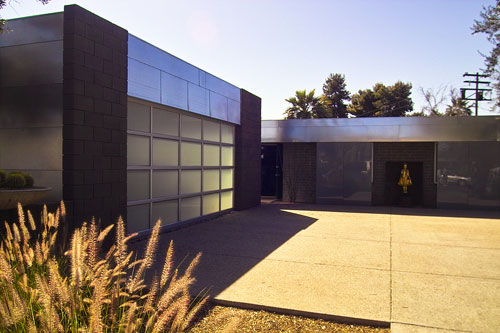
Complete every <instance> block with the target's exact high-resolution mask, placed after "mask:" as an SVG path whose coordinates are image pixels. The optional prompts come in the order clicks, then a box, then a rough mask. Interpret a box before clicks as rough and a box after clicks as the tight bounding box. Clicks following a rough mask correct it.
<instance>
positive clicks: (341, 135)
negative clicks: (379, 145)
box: [261, 116, 500, 143]
mask: <svg viewBox="0 0 500 333" xmlns="http://www.w3.org/2000/svg"><path fill="white" fill-rule="evenodd" d="M261 139H262V143H282V142H440V141H441V142H452V141H497V142H500V116H479V117H374V118H323V119H291V120H263V121H262V134H261Z"/></svg>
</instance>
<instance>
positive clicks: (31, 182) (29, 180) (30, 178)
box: [24, 173, 35, 187]
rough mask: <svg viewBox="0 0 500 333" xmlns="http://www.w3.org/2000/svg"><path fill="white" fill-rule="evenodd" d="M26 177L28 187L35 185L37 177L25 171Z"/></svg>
mask: <svg viewBox="0 0 500 333" xmlns="http://www.w3.org/2000/svg"><path fill="white" fill-rule="evenodd" d="M24 179H25V180H26V187H33V185H35V179H34V178H33V176H32V175H30V174H29V173H24Z"/></svg>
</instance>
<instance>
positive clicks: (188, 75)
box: [0, 5, 261, 232]
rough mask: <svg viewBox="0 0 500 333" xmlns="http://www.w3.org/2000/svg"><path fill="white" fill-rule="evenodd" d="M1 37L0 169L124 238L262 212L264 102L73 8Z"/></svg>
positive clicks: (31, 20) (24, 21)
mask: <svg viewBox="0 0 500 333" xmlns="http://www.w3.org/2000/svg"><path fill="white" fill-rule="evenodd" d="M8 28H9V30H10V31H9V32H8V33H6V34H3V35H2V36H1V37H0V169H4V170H5V171H11V170H23V171H27V172H29V173H31V174H32V175H33V176H34V178H35V180H36V184H38V185H43V186H50V187H51V188H52V191H51V192H50V194H49V196H48V197H47V198H46V202H49V203H50V202H57V201H59V200H61V199H63V200H64V201H65V202H66V205H67V206H68V207H69V213H70V215H71V217H72V220H73V221H75V222H76V223H80V222H82V221H84V220H87V221H88V220H89V219H90V218H91V217H92V216H96V217H98V218H100V219H101V220H102V222H103V224H108V223H111V222H113V221H114V220H116V218H117V217H118V216H120V215H122V216H124V217H125V219H126V221H127V225H128V231H129V232H134V231H141V230H147V229H150V228H151V227H152V224H153V223H154V222H155V221H156V220H157V219H158V218H161V219H162V222H163V224H165V225H169V226H172V225H174V226H175V225H179V224H182V223H186V222H190V221H196V220H199V219H202V218H207V217H209V216H213V215H218V214H221V213H223V212H226V211H229V210H232V209H246V208H249V207H252V206H255V205H258V204H259V203H260V187H259V185H258V184H260V181H259V179H260V106H261V102H260V98H258V97H256V96H254V95H252V94H251V93H249V92H247V91H245V90H243V89H240V88H238V87H236V86H234V85H232V84H229V83H227V82H226V81H224V80H222V79H220V78H218V77H216V76H214V75H212V74H210V73H207V72H205V71H203V70H202V69H199V68H197V67H195V66H193V65H191V64H189V63H187V62H185V61H183V60H181V59H178V58H176V57H175V56H173V55H171V54H169V53H167V52H165V51H163V50H160V49H158V48H157V47H154V46H153V45H150V44H148V43H147V42H145V41H143V40H141V39H140V38H138V37H136V36H133V35H132V34H130V33H129V32H128V31H127V30H125V29H123V28H121V27H119V26H117V25H115V24H113V23H111V22H108V21H106V20H105V19H103V18H101V17H99V16H97V15H95V14H93V13H91V12H89V11H87V10H85V9H83V8H81V7H79V6H76V5H70V6H66V7H65V8H64V12H60V13H54V14H48V15H40V16H34V17H27V18H20V19H14V20H9V22H8Z"/></svg>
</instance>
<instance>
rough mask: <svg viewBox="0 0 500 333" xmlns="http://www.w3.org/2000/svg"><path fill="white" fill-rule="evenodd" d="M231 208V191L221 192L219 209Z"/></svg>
mask: <svg viewBox="0 0 500 333" xmlns="http://www.w3.org/2000/svg"><path fill="white" fill-rule="evenodd" d="M229 208H233V191H226V192H221V194H220V210H225V209H229Z"/></svg>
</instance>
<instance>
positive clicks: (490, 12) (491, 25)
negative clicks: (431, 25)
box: [472, 0, 500, 106]
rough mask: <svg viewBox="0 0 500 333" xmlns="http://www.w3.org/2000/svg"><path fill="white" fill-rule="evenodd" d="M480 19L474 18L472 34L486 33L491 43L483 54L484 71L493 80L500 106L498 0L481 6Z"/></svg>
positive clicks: (499, 7)
mask: <svg viewBox="0 0 500 333" xmlns="http://www.w3.org/2000/svg"><path fill="white" fill-rule="evenodd" d="M480 15H481V19H480V20H475V21H474V25H473V27H472V33H473V34H478V33H482V34H486V36H487V37H486V38H487V39H488V41H489V42H490V43H491V44H493V49H492V50H491V52H490V54H489V55H485V65H486V73H487V74H490V75H491V78H492V79H493V80H495V81H496V82H494V86H495V90H496V91H497V101H496V105H497V106H500V64H499V62H498V58H499V57H500V0H497V1H496V5H495V6H488V7H483V11H482V12H481V14H480Z"/></svg>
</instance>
